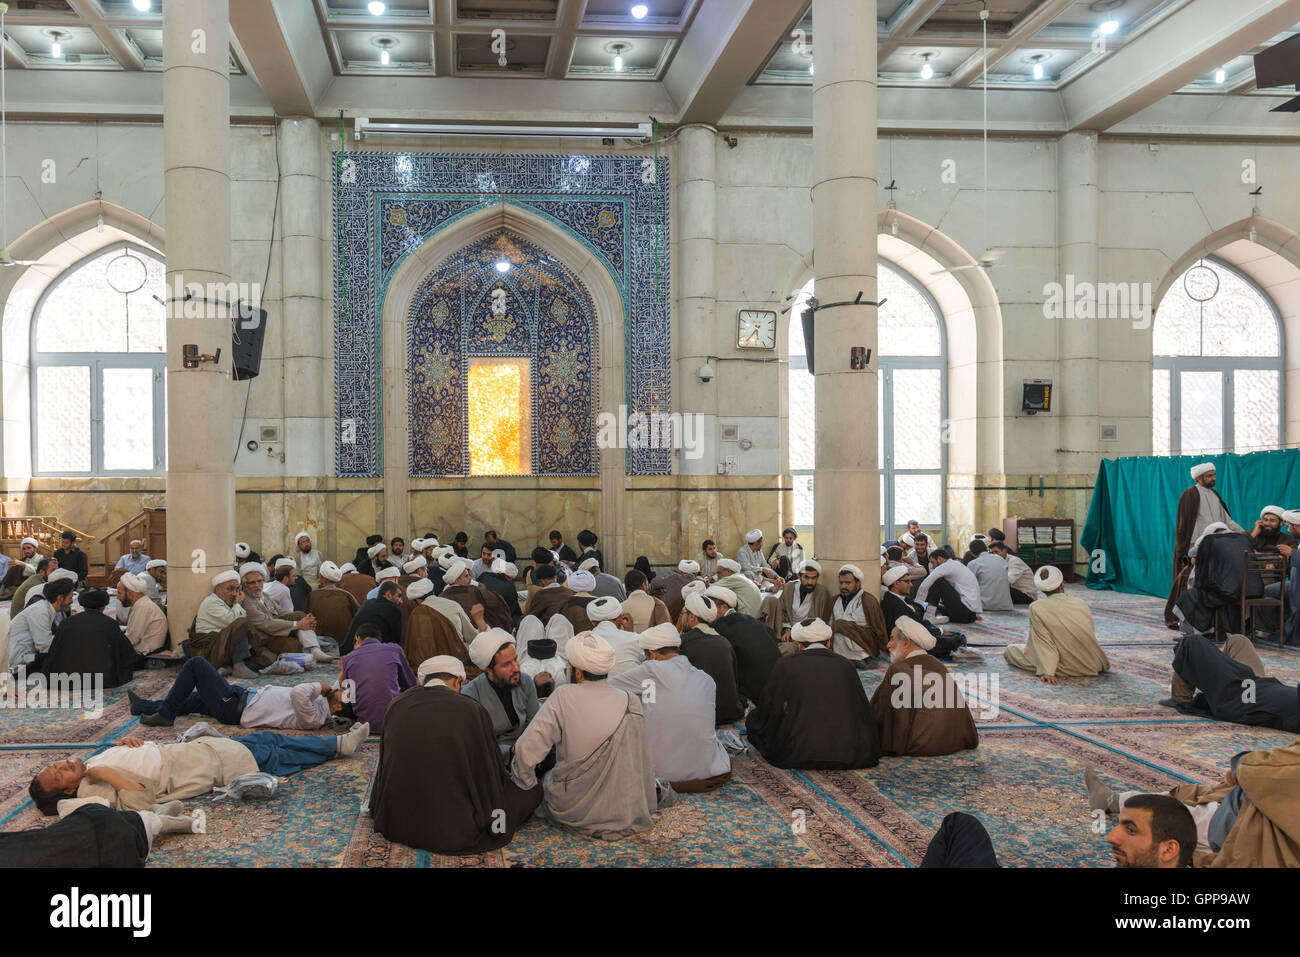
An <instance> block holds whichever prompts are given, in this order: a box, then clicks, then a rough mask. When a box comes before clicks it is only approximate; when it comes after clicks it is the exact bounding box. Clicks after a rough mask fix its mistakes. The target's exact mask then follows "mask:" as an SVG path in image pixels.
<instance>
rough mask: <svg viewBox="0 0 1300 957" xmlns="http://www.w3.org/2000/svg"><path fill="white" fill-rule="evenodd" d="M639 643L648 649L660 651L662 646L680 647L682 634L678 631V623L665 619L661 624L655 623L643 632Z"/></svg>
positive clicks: (638, 640) (638, 639)
mask: <svg viewBox="0 0 1300 957" xmlns="http://www.w3.org/2000/svg"><path fill="white" fill-rule="evenodd" d="M637 643H638V644H640V645H641V647H642V648H644V649H645V650H646V651H658V650H659V649H660V648H679V647H681V644H682V636H681V635H679V634H678V633H677V626H676V625H674V624H673V623H672V622H669V621H665V622H664V623H663V624H661V625H654V626H652V627H650V628H647V629H646V630H645V631H643V632H641V636H640V637H639V638H637Z"/></svg>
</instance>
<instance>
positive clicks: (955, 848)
mask: <svg viewBox="0 0 1300 957" xmlns="http://www.w3.org/2000/svg"><path fill="white" fill-rule="evenodd" d="M919 866H920V867H949V868H951V867H997V866H998V855H997V853H996V852H995V851H994V850H993V841H992V839H991V838H990V837H989V832H988V831H987V830H985V828H984V825H983V824H982V823H980V819H979V818H977V817H975V816H974V815H973V814H967V813H965V812H964V811H954V812H953V813H951V814H949V815H947V816H946V817H945V818H944V819H943V823H941V824H940V825H939V830H937V831H935V833H934V837H932V838H930V846H929V847H927V848H926V849H925V857H924V858H923V859H922V860H921V863H920V865H919Z"/></svg>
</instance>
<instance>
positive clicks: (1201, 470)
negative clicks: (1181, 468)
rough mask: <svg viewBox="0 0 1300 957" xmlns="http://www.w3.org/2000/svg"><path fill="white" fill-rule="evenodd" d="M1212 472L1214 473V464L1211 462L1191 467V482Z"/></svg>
mask: <svg viewBox="0 0 1300 957" xmlns="http://www.w3.org/2000/svg"><path fill="white" fill-rule="evenodd" d="M1213 471H1214V463H1213V462H1202V463H1201V464H1200V465H1193V466H1192V481H1193V482H1195V481H1196V480H1197V479H1198V478H1200V477H1201V476H1202V475H1204V474H1205V473H1206V472H1213Z"/></svg>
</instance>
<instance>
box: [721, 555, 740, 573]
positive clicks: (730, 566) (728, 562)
mask: <svg viewBox="0 0 1300 957" xmlns="http://www.w3.org/2000/svg"><path fill="white" fill-rule="evenodd" d="M718 567H719V568H721V569H723V570H724V571H729V572H731V573H732V574H733V575H739V574H740V562H738V561H736V560H735V559H734V558H719V559H718Z"/></svg>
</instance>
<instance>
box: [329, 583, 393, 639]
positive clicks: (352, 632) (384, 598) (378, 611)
mask: <svg viewBox="0 0 1300 957" xmlns="http://www.w3.org/2000/svg"><path fill="white" fill-rule="evenodd" d="M400 601H401V594H400V593H399V592H398V589H397V582H390V581H386V582H384V583H383V584H382V585H380V586H379V594H378V595H376V596H375V597H374V598H369V599H367V600H366V603H365V604H364V605H362V606H361V607H360V608H359V609H357V613H356V615H355V616H354V617H353V619H352V623H351V624H350V625H349V626H348V633H347V635H345V636H344V638H343V641H342V642H341V643H340V645H339V650H340V651H341V652H342V653H343V654H345V655H346V654H347V653H348V652H350V651H351V650H352V646H353V644H354V639H355V636H356V633H357V629H358V628H360V627H361V626H362V625H374V626H375V627H377V628H378V629H379V640H380V641H384V642H389V643H391V644H398V645H400V644H401V643H402V609H401V608H399V607H398V604H399V602H400Z"/></svg>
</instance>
